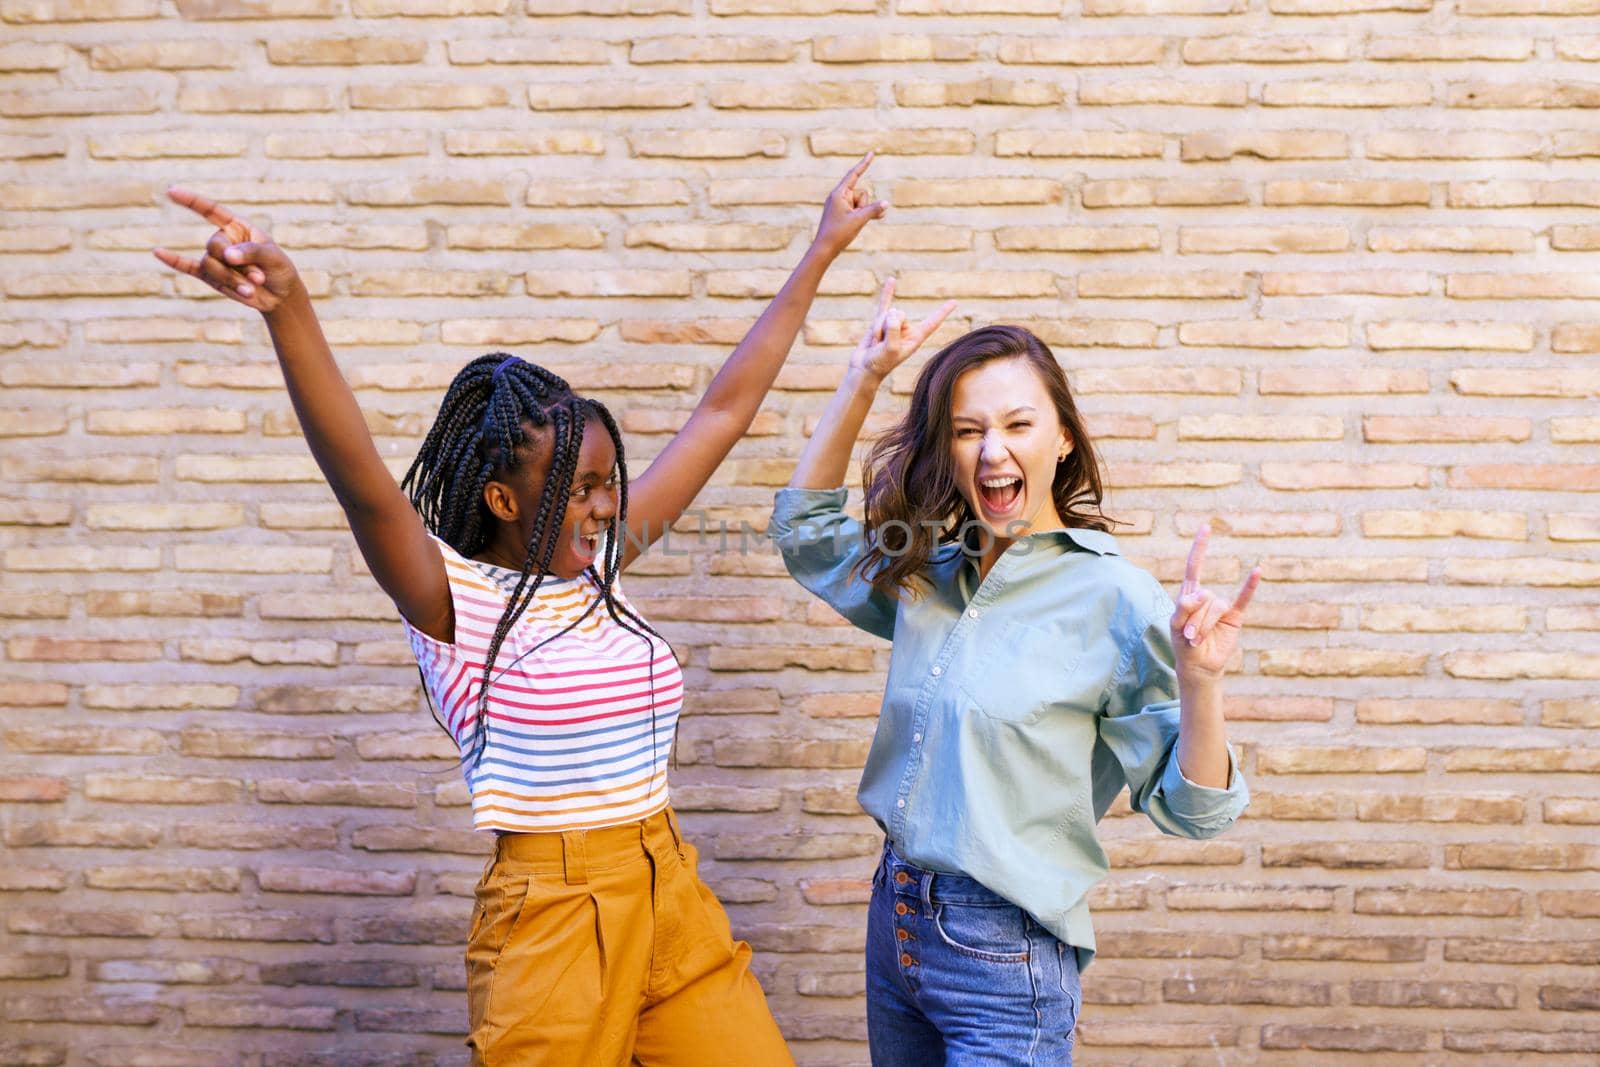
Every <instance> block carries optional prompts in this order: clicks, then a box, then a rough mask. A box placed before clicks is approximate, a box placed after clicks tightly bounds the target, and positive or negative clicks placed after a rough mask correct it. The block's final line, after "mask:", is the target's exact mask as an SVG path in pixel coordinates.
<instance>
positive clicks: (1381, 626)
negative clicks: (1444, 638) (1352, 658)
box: [1361, 604, 1528, 633]
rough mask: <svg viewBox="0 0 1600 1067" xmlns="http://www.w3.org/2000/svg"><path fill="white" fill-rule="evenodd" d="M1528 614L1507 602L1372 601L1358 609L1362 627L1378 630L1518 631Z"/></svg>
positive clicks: (1434, 631) (1526, 625)
mask: <svg viewBox="0 0 1600 1067" xmlns="http://www.w3.org/2000/svg"><path fill="white" fill-rule="evenodd" d="M1527 627H1528V613H1527V612H1526V611H1524V610H1523V609H1521V608H1517V607H1512V606H1510V605H1494V604H1487V605H1485V604H1473V605H1471V606H1467V607H1449V608H1424V607H1412V606H1410V605H1404V604H1374V605H1369V606H1367V607H1364V608H1362V609H1361V628H1362V629H1363V630H1375V631H1377V632H1379V633H1457V632H1459V633H1521V632H1522V631H1523V630H1526V629H1527Z"/></svg>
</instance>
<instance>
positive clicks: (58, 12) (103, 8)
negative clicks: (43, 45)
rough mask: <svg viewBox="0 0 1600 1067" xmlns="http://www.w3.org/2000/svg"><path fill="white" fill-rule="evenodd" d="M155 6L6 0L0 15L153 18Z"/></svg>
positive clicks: (105, 0)
mask: <svg viewBox="0 0 1600 1067" xmlns="http://www.w3.org/2000/svg"><path fill="white" fill-rule="evenodd" d="M159 7H160V5H159V3H158V2H157V0H6V2H5V3H4V4H0V19H3V20H4V21H6V22H13V23H22V24H29V23H44V22H89V21H99V20H111V19H117V20H122V19H153V18H156V17H157V16H158V15H159V14H160V12H159Z"/></svg>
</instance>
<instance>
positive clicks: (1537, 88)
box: [1448, 81, 1600, 109]
mask: <svg viewBox="0 0 1600 1067" xmlns="http://www.w3.org/2000/svg"><path fill="white" fill-rule="evenodd" d="M1448 103H1449V106H1450V107H1453V108H1535V109H1539V108H1544V109H1549V108H1588V107H1597V106H1600V85H1597V84H1594V83H1590V82H1562V81H1536V82H1488V81H1469V82H1453V83H1451V85H1450V93H1449V97H1448Z"/></svg>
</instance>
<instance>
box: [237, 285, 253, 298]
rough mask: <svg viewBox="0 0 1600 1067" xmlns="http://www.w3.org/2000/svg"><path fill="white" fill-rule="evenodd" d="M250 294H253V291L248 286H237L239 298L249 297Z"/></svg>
mask: <svg viewBox="0 0 1600 1067" xmlns="http://www.w3.org/2000/svg"><path fill="white" fill-rule="evenodd" d="M251 292H253V290H252V289H251V288H250V286H248V285H241V286H239V295H240V296H249V295H250V294H251Z"/></svg>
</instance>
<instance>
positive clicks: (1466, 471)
mask: <svg viewBox="0 0 1600 1067" xmlns="http://www.w3.org/2000/svg"><path fill="white" fill-rule="evenodd" d="M1449 482H1450V487H1451V488H1452V489H1468V488H1470V489H1485V488H1486V489H1543V490H1550V491H1555V492H1561V491H1566V492H1594V491H1596V490H1600V465H1594V464H1556V463H1549V464H1544V463H1539V464H1534V463H1528V464H1484V465H1474V466H1463V467H1451V468H1450V476H1449Z"/></svg>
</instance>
